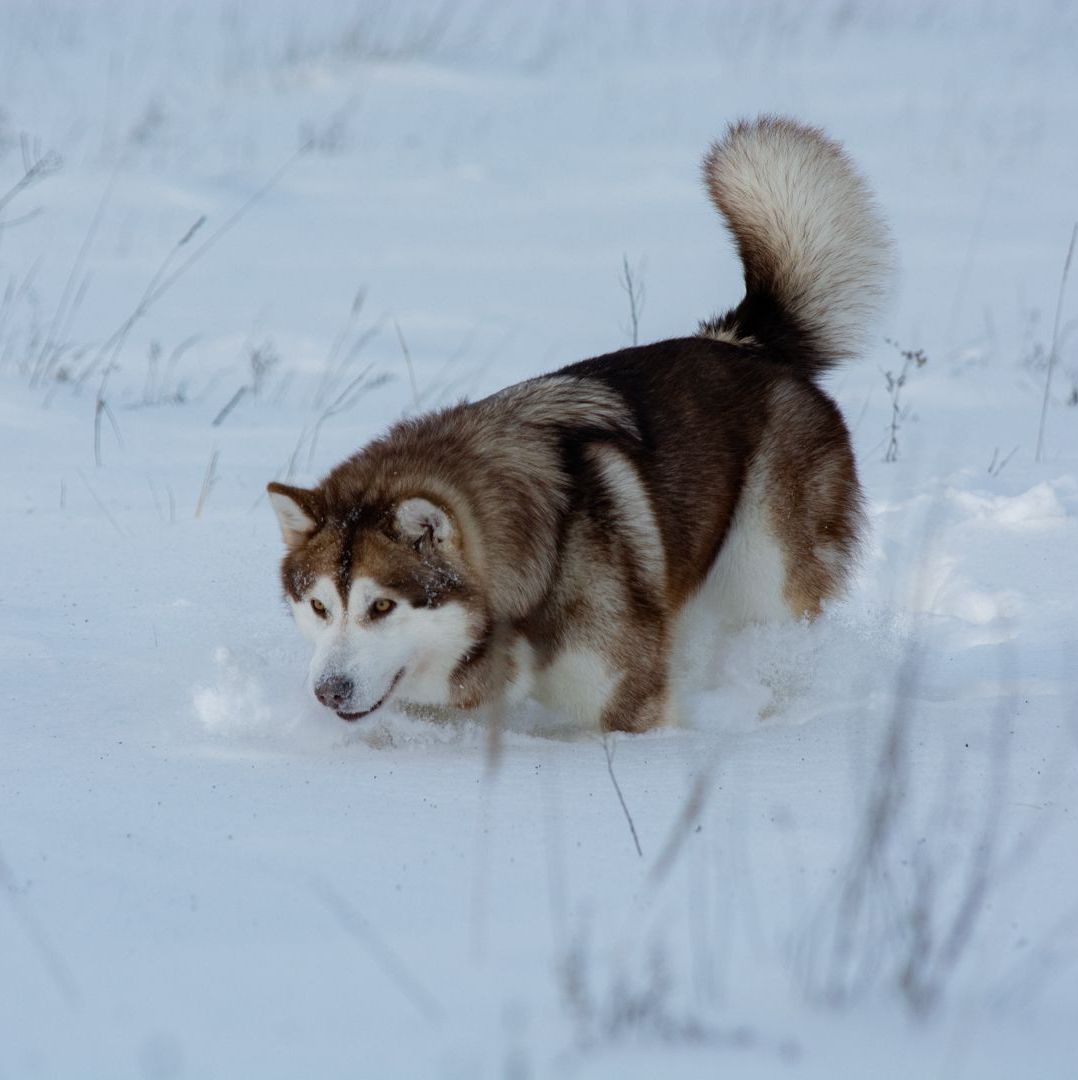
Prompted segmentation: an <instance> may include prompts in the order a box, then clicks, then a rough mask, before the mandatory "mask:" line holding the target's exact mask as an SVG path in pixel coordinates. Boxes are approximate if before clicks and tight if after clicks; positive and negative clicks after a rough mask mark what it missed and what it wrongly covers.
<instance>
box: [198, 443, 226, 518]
mask: <svg viewBox="0 0 1078 1080" xmlns="http://www.w3.org/2000/svg"><path fill="white" fill-rule="evenodd" d="M220 456H221V451H220V450H218V449H216V448H214V451H213V453H212V454H210V460H209V463H208V464H207V465H206V475H205V476H204V477H203V478H202V490H201V491H200V492H199V495H198V502H197V503H196V505H195V517H201V516H202V510H203V507H204V506H205V505H206V500H207V499H208V498H209V497H210V492H211V491H212V490H213V485H214V484H216V483H217V461H218V459H219V458H220Z"/></svg>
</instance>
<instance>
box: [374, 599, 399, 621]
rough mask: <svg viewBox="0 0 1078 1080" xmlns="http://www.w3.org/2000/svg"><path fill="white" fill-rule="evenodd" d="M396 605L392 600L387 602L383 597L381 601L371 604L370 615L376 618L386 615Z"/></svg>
mask: <svg viewBox="0 0 1078 1080" xmlns="http://www.w3.org/2000/svg"><path fill="white" fill-rule="evenodd" d="M396 606H397V605H396V604H394V603H393V601H392V600H387V599H386V598H385V597H384V596H383V597H382V598H381V600H375V602H374V603H373V604H371V615H372V616H373V617H375V618H377V617H378V616H379V615H388V614H389V613H390V612H391V611H392V610H393V609H394V608H395V607H396Z"/></svg>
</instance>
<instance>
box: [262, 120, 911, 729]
mask: <svg viewBox="0 0 1078 1080" xmlns="http://www.w3.org/2000/svg"><path fill="white" fill-rule="evenodd" d="M704 179H705V182H706V185H707V188H708V191H709V193H710V195H711V198H712V200H713V201H714V203H715V205H716V207H717V208H718V210H719V212H720V213H721V214H722V215H723V217H724V218H725V220H726V223H727V225H728V226H729V228H730V230H731V232H732V233H733V236H734V239H735V241H736V242H737V247H738V251H739V253H740V256H741V260H742V263H743V265H744V273H745V297H744V299H743V300H742V301H741V303H740V304H738V306H737V307H736V308H734V309H733V310H732V311H730V312H729V313H727V314H726V315H723V316H722V317H721V318H716V319H712V320H710V321H707V322H704V323H703V324H702V325H701V326H700V328H699V330H698V332H697V333H696V335H695V336H693V337H686V338H678V339H675V340H672V341H663V342H659V343H657V344H654V345H645V346H641V347H638V348H631V349H623V350H621V351H619V352H615V353H610V354H608V355H606V356H600V357H597V358H595V359H591V360H584V361H581V362H580V363H577V364H573V365H571V366H570V367H566V368H562V369H561V370H560V371H556V372H554V373H553V374H550V375H544V376H541V377H539V378H536V379H531V380H529V381H527V382H523V383H519V384H518V385H516V386H511V387H509V388H508V389H506V390H502V391H501V392H500V393H497V394H494V395H493V396H492V397H488V398H485V399H483V400H482V401H478V402H475V403H463V404H459V405H455V406H453V407H451V408H447V409H443V410H442V411H440V412H434V413H430V414H428V415H425V416H421V417H418V418H415V419H407V420H403V421H401V422H400V423H397V424H395V425H394V426H393V427H392V428H390V429H389V431H388V432H386V434H385V435H383V436H382V437H381V438H378V439H376V440H375V441H374V442H372V443H371V444H370V445H369V446H367V447H366V448H365V449H363V450H361V451H360V452H359V453H357V454H356V455H355V456H353V457H351V458H349V459H348V460H347V461H345V462H344V463H343V464H341V465H339V466H338V467H337V468H335V469H334V470H333V471H332V472H331V473H330V474H329V475H328V476H327V477H326V478H325V479H324V480H323V481H322V482H321V483H320V484H319V485H318V486H317V487H315V488H313V489H309V490H308V489H303V488H296V487H290V486H286V485H284V484H277V483H272V484H270V485H269V493H270V498H271V500H272V502H273V506H274V509H275V510H276V512H277V517H278V519H279V521H280V526H281V531H282V533H283V535H284V541H285V545H286V548H287V551H286V553H285V556H284V561H283V564H282V568H281V577H282V581H283V584H284V591H285V595H286V597H287V599H288V600H289V601H290V603H291V605H292V609H293V612H294V614H295V619H296V622H297V624H298V625H299V628H300V630H301V631H302V632H303V634H304V635H305V636H306V637H308V638H309V639H310V640H311V642H312V643H313V645H314V650H315V651H314V658H313V660H312V662H311V669H310V678H311V685H312V688H313V690H314V693H315V695H316V696H317V698H318V700H319V701H321V702H322V703H323V704H324V705H326V706H328V707H329V708H331V709H333V710H334V711H335V712H336V713H337V714H338V715H339V716H341V717H342V718H344V719H345V720H356V719H358V718H360V717H363V716H367V715H369V714H371V713H373V712H374V711H375V710H376V709H379V708H381V707H382V706H383V705H385V704H386V703H387V702H388V701H390V700H391V699H397V700H400V701H401V702H407V703H412V704H416V705H436V706H452V707H458V708H468V709H475V708H482V707H483V706H491V705H494V704H497V703H501V702H505V701H510V702H511V701H513V700H517V699H520V698H523V697H525V696H527V695H529V694H530V695H533V696H535V697H536V698H537V699H538V700H540V701H542V702H544V703H546V704H548V705H550V706H552V707H554V708H558V709H562V710H565V711H567V712H569V713H570V714H572V715H574V716H575V717H577V718H579V720H580V721H581V722H583V723H592V724H598V725H601V726H602V728H604V729H607V730H611V729H616V730H622V731H644V730H646V729H648V728H651V727H653V726H655V725H657V724H661V723H663V722H664V721H666V720H668V719H669V718H670V673H671V652H672V647H673V645H674V643H675V641H676V640H677V639H678V637H679V634H681V633H684V630H683V629H681V625H682V624H683V623H684V621H685V620H686V619H687V618H688V617H689V616H690V614H691V611H692V609H693V608H697V609H699V608H700V607H701V606H704V607H706V608H709V609H711V610H713V611H714V612H716V613H718V615H719V617H720V619H721V621H722V622H723V623H725V624H726V625H728V626H730V627H736V626H739V625H744V624H745V623H748V622H752V621H760V620H770V619H774V618H779V617H787V618H789V617H793V618H795V619H797V618H803V617H808V618H812V617H813V616H815V615H817V614H818V613H819V611H820V609H821V605H822V604H823V603H824V601H826V600H828V599H830V598H832V597H835V596H837V595H839V594H840V593H841V591H842V589H843V586H844V584H845V582H846V580H847V577H848V576H849V573H850V570H851V567H852V565H853V562H854V560H855V557H856V553H857V548H858V537H859V534H860V531H861V526H862V513H861V492H860V487H859V485H858V481H857V472H856V468H855V465H854V459H853V454H852V451H851V448H850V439H849V433H848V431H847V429H846V425H845V423H844V422H843V419H842V416H841V415H840V413H839V410H838V408H837V407H836V406H835V404H834V402H833V401H832V400H831V399H830V398H829V397H828V396H827V395H826V394H825V393H824V392H823V390H821V389H820V387H819V386H818V385H817V381H816V380H817V379H818V378H819V376H820V375H822V374H823V373H824V372H825V371H827V370H828V369H829V368H831V367H833V366H834V365H836V364H838V363H839V362H840V361H842V360H845V359H847V358H849V357H852V356H853V355H855V354H856V353H857V351H858V349H859V347H860V346H861V344H862V343H863V340H864V336H865V333H866V330H867V328H868V326H869V323H870V320H871V318H872V316H873V315H874V314H875V311H876V309H877V308H878V306H879V304H880V301H881V299H882V297H883V294H884V292H885V287H886V285H887V283H888V279H889V277H890V273H891V246H890V242H889V240H888V235H887V230H886V228H885V226H884V225H883V223H882V221H881V219H880V217H879V215H878V213H877V211H876V209H875V206H874V204H873V201H872V198H871V196H870V194H869V192H868V190H867V189H866V187H865V184H864V183H863V181H862V180H861V178H860V177H859V175H858V174H857V173H856V171H855V170H854V168H853V166H852V165H851V164H850V162H849V160H848V159H847V158H846V156H845V154H844V153H843V151H842V150H841V149H840V148H839V146H837V145H836V144H835V143H834V142H832V141H830V140H829V139H828V138H827V137H826V136H824V135H823V134H822V133H821V132H820V131H818V130H815V129H813V128H809V127H805V126H802V125H800V124H798V123H796V122H794V121H791V120H785V119H778V118H774V117H764V118H761V119H759V120H756V121H753V122H742V123H739V124H736V125H734V126H733V127H731V128H730V129H729V130H728V132H727V133H726V136H725V137H724V138H723V139H722V140H721V141H720V142H718V143H716V144H715V145H714V146H713V147H712V149H711V151H710V153H709V154H708V155H707V157H706V158H705V160H704Z"/></svg>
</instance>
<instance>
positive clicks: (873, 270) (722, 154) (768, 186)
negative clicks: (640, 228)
mask: <svg viewBox="0 0 1078 1080" xmlns="http://www.w3.org/2000/svg"><path fill="white" fill-rule="evenodd" d="M703 171H704V181H705V183H706V185H707V189H708V193H709V194H710V196H711V199H712V202H714V204H715V206H716V207H717V208H718V210H719V213H721V214H722V216H723V217H724V218H725V219H726V224H727V225H728V226H729V228H730V231H731V232H732V233H733V235H734V239H735V241H736V242H737V248H738V252H739V254H740V256H741V261H742V264H743V265H744V270H745V298H744V300H742V301H741V303H740V304H739V305H738V306H737V307H736V308H734V310H733V311H730V312H728V313H727V314H726V315H724V316H722V317H721V318H717V319H712V320H709V321H708V322H705V323H702V324H701V326H700V333H701V334H702V335H704V336H707V337H711V338H715V339H717V340H719V341H728V342H732V343H734V344H746V345H752V344H755V345H759V346H762V347H764V348H766V349H767V350H768V352H769V354H770V355H773V356H775V358H776V359H782V360H787V361H788V362H790V363H793V364H796V365H797V366H799V367H801V368H802V369H803V370H804V371H806V373H807V374H808V375H809V376H815V375H818V374H820V373H821V372H823V371H826V370H827V369H828V368H830V367H833V366H834V365H835V364H837V363H839V361H841V360H844V359H846V358H848V357H851V356H854V355H856V353H857V352H858V351H859V350H860V348H861V346H862V345H863V344H864V341H865V337H866V335H867V333H868V331H869V329H870V327H871V324H872V321H873V319H874V317H875V316H876V315H877V314H878V312H879V309H880V308H881V307H882V305H883V302H884V301H885V299H886V295H887V293H888V291H889V285H890V281H891V277H892V273H893V255H892V249H891V241H890V237H889V235H888V231H887V227H886V225H885V224H884V222H883V219H882V218H881V217H880V214H879V212H878V210H877V209H876V206H875V203H874V201H873V199H872V195H871V193H870V192H869V190H868V187H867V186H866V184H865V182H864V181H863V180H862V179H861V177H860V176H859V175H858V173H857V171H856V169H855V168H854V166H853V164H852V163H851V162H850V160H849V158H848V157H847V156H846V154H845V153H844V151H843V150H842V148H841V147H840V146H839V145H838V144H837V143H835V142H833V141H832V140H831V139H829V138H827V136H826V135H824V134H823V132H821V131H819V130H818V129H816V128H812V127H806V126H805V125H802V124H799V123H797V122H796V121H794V120H787V119H784V118H781V117H774V116H764V117H761V118H760V119H758V120H754V121H741V122H740V123H737V124H733V125H732V126H731V127H730V128H729V130H728V131H727V132H726V135H725V137H724V138H723V139H721V140H720V141H719V142H717V143H715V144H714V145H713V146H712V147H711V150H710V152H709V153H708V155H707V156H706V157H705V158H704V164H703Z"/></svg>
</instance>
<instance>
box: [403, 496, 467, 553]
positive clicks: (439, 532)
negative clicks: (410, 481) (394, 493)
mask: <svg viewBox="0 0 1078 1080" xmlns="http://www.w3.org/2000/svg"><path fill="white" fill-rule="evenodd" d="M394 523H395V524H396V527H397V532H398V533H399V534H400V537H401V539H402V540H404V541H406V542H407V543H409V544H411V545H412V546H413V547H415V548H417V549H422V548H424V547H429V548H433V547H439V546H441V545H443V544H445V545H451V544H452V543H453V542H454V541H455V540H456V535H457V530H456V528H455V526H454V525H453V520H452V518H450V516H449V514H448V513H446V511H445V510H443V509H442V508H441V507H440V506H435V504H434V503H432V502H431V501H430V500H429V499H420V498H415V499H405V500H404V502H402V503H401V504H400V505H399V506H398V507H397V512H396V514H395V516H394Z"/></svg>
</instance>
